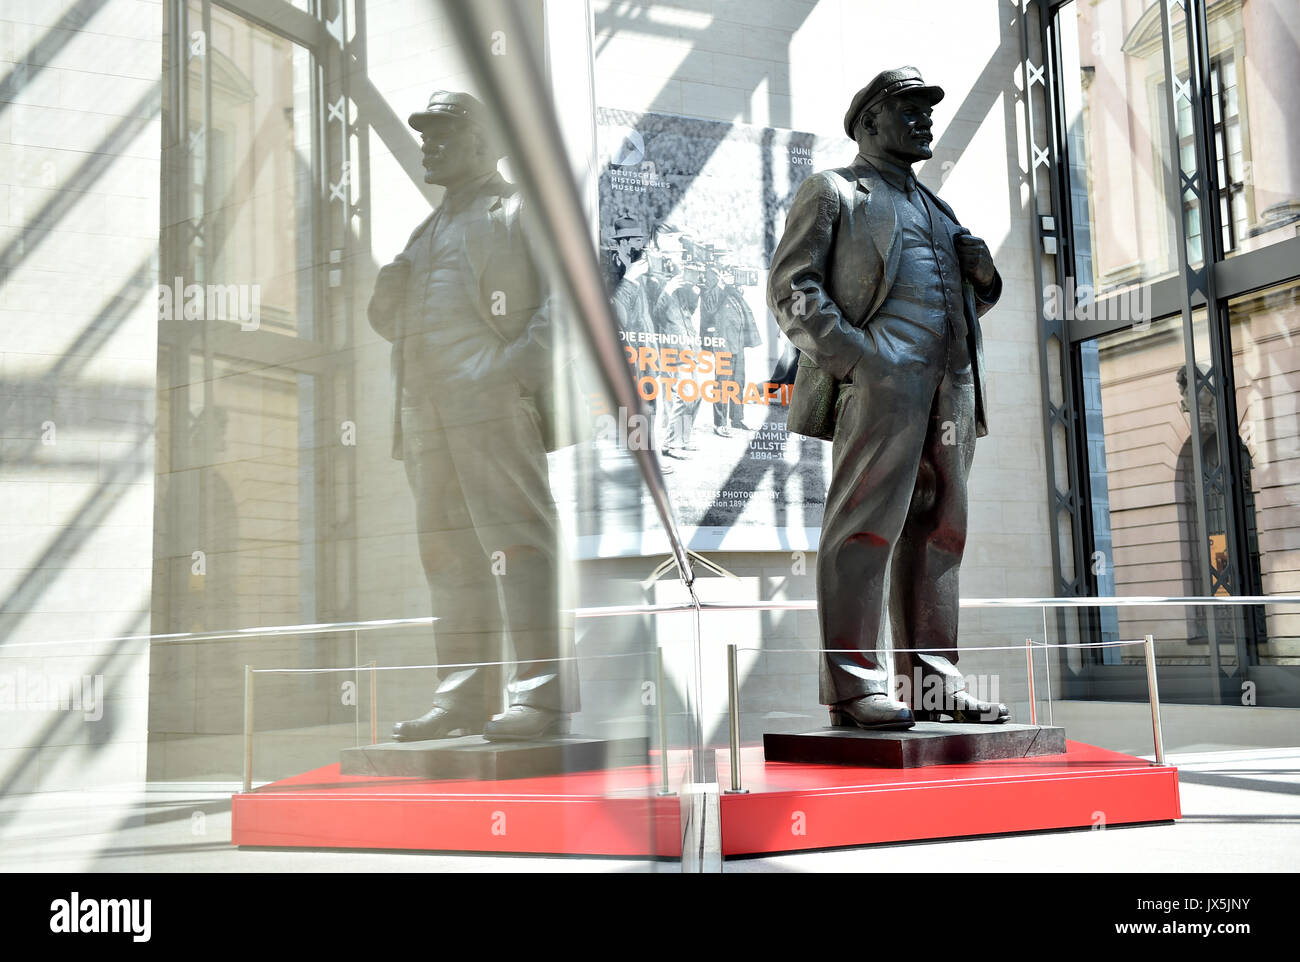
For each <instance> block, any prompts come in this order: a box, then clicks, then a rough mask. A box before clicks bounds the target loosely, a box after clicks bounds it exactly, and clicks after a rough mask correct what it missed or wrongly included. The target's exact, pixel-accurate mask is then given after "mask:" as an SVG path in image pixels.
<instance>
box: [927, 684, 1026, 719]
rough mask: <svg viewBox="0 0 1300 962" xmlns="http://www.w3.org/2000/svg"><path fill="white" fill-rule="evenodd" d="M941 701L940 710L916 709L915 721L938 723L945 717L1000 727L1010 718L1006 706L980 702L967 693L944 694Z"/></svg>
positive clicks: (998, 703)
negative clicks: (942, 703)
mask: <svg viewBox="0 0 1300 962" xmlns="http://www.w3.org/2000/svg"><path fill="white" fill-rule="evenodd" d="M943 700H944V705H943V707H942V708H936V709H924V708H923V709H918V710H917V712H916V719H917V721H939V720H940V716H942V715H947V716H949V717H950V718H951V719H952V720H953V721H954V722H958V723H964V724H984V725H1001V724H1002V723H1003V722H1005V721H1008V720H1009V719H1010V718H1011V712H1010V711H1009V710H1008V709H1007V706H1006V705H1003V704H1001V703H1000V702H996V703H995V702H991V701H980V700H979V699H978V698H976V697H975V696H974V695H972V694H971V693H970V692H968V691H964V690H963V691H954V692H944V695H943Z"/></svg>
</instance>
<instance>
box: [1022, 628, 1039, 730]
mask: <svg viewBox="0 0 1300 962" xmlns="http://www.w3.org/2000/svg"><path fill="white" fill-rule="evenodd" d="M1025 668H1026V669H1027V670H1028V673H1029V724H1031V725H1037V724H1038V696H1037V695H1035V694H1034V639H1032V638H1026V639H1025Z"/></svg>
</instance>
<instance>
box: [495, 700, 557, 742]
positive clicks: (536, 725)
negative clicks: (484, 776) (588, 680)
mask: <svg viewBox="0 0 1300 962" xmlns="http://www.w3.org/2000/svg"><path fill="white" fill-rule="evenodd" d="M568 733H569V716H568V715H567V714H566V713H565V712H562V711H551V710H550V709H549V708H534V707H533V706H532V705H511V706H510V707H509V708H508V709H507V710H506V712H505V714H503V715H497V716H496V717H495V718H493V719H492V720H491V721H490V722H488V723H487V724H486V725H484V726H483V737H484V738H486V739H487V740H488V741H490V742H509V741H531V740H532V739H534V738H542V737H544V736H546V735H567V734H568Z"/></svg>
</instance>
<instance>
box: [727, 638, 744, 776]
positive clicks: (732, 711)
mask: <svg viewBox="0 0 1300 962" xmlns="http://www.w3.org/2000/svg"><path fill="white" fill-rule="evenodd" d="M727 715H728V718H729V720H730V722H731V726H730V727H731V788H730V789H728V790H727V794H728V795H745V794H747V792H746V790H745V789H743V788H741V787H740V681H739V678H738V675H737V672H736V646H735V645H727Z"/></svg>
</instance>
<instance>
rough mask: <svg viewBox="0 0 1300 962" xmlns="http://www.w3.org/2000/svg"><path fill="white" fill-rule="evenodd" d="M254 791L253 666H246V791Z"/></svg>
mask: <svg viewBox="0 0 1300 962" xmlns="http://www.w3.org/2000/svg"><path fill="white" fill-rule="evenodd" d="M252 790H253V666H252V665H245V666H244V791H246V792H251V791H252Z"/></svg>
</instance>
